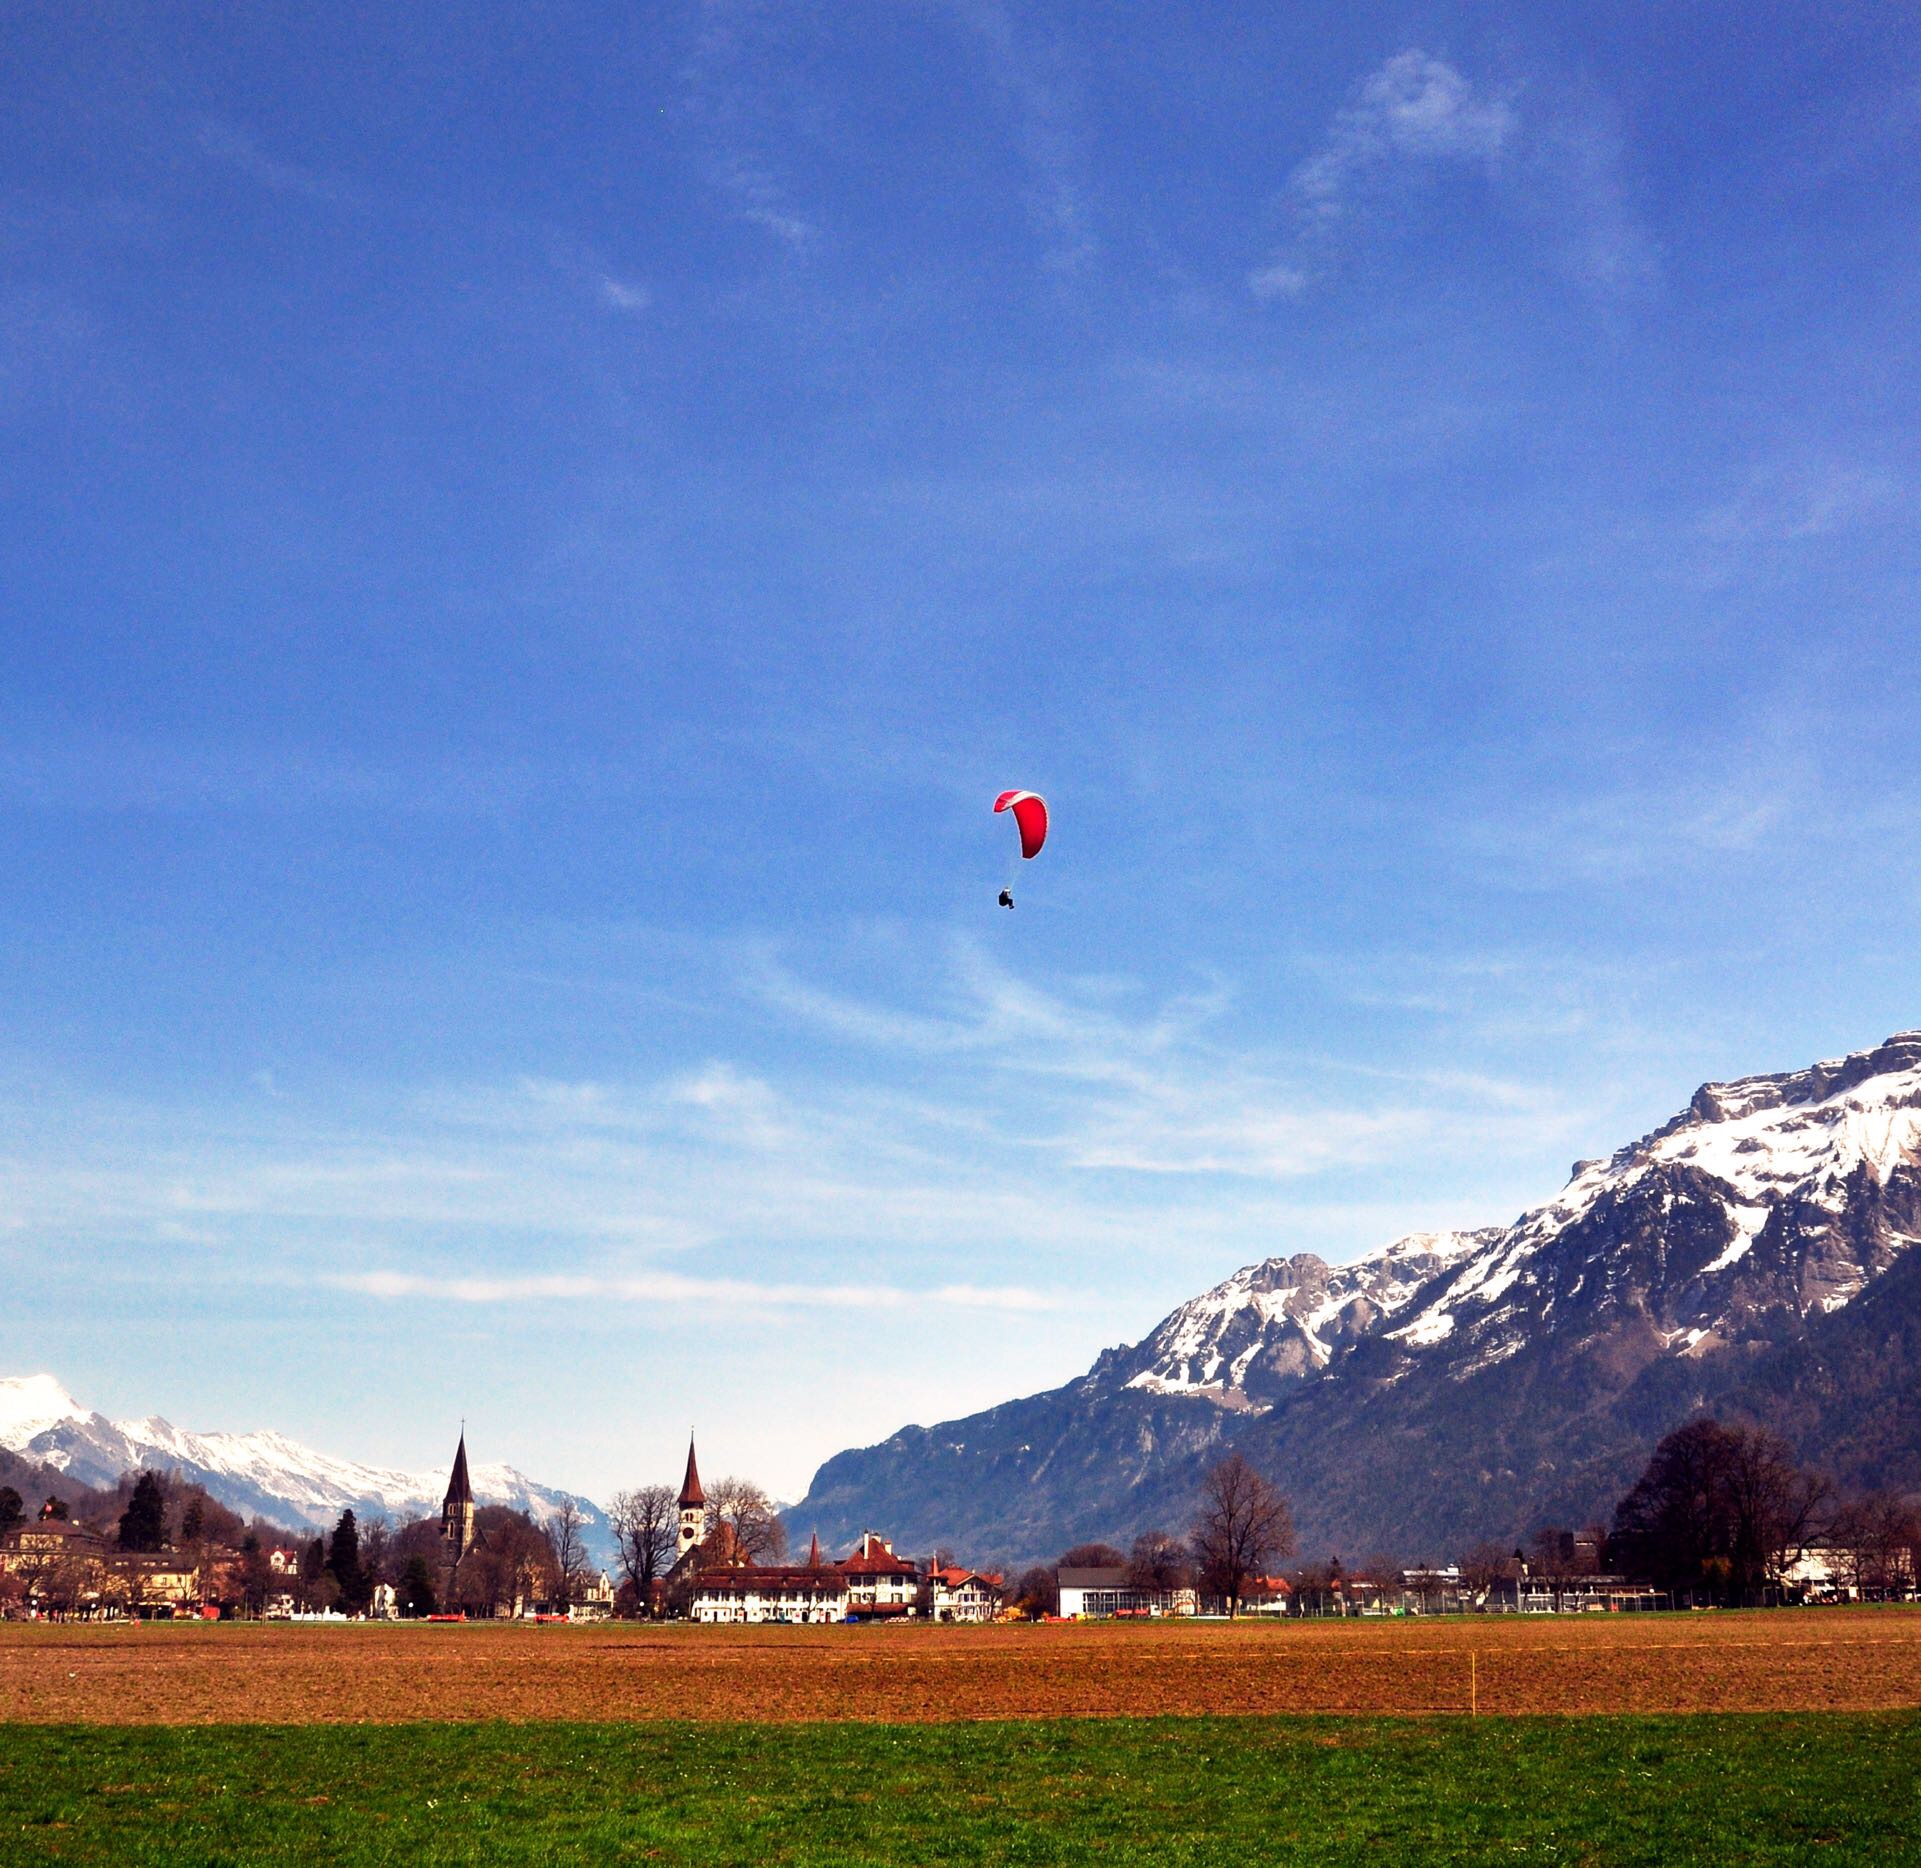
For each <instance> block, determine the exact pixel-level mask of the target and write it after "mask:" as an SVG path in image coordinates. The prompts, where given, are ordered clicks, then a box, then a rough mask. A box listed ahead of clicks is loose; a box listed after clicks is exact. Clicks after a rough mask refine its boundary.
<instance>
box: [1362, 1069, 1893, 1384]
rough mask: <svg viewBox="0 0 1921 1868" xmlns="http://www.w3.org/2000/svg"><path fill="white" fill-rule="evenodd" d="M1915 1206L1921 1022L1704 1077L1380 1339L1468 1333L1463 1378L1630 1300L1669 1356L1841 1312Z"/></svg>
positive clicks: (1431, 1344)
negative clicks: (1767, 1318) (1607, 1304)
mask: <svg viewBox="0 0 1921 1868" xmlns="http://www.w3.org/2000/svg"><path fill="white" fill-rule="evenodd" d="M1917 1209H1921V1034H1917V1033H1913V1032H1904V1033H1897V1034H1896V1035H1895V1036H1894V1037H1892V1038H1890V1039H1888V1040H1887V1041H1886V1042H1885V1043H1883V1044H1880V1045H1877V1046H1875V1047H1874V1048H1873V1049H1872V1050H1867V1051H1857V1052H1853V1053H1851V1054H1850V1055H1848V1056H1846V1057H1841V1058H1833V1059H1828V1060H1826V1061H1824V1062H1822V1063H1819V1064H1814V1065H1811V1066H1809V1067H1808V1068H1807V1069H1805V1070H1798V1071H1788V1072H1782V1073H1779V1074H1776V1075H1772V1076H1756V1077H1742V1078H1737V1079H1735V1080H1734V1081H1732V1082H1727V1083H1707V1084H1703V1085H1702V1086H1701V1088H1700V1089H1699V1090H1697V1091H1696V1092H1695V1094H1694V1097H1693V1099H1692V1100H1691V1101H1690V1102H1689V1104H1688V1106H1687V1108H1686V1109H1684V1110H1683V1111H1682V1112H1681V1113H1680V1114H1679V1115H1678V1116H1676V1117H1674V1118H1673V1120H1671V1121H1669V1122H1667V1123H1665V1124H1663V1125H1662V1126H1661V1127H1660V1128H1658V1129H1656V1130H1654V1131H1653V1133H1651V1134H1649V1135H1644V1136H1643V1137H1642V1138H1641V1139H1640V1140H1639V1141H1637V1142H1633V1143H1631V1144H1629V1146H1627V1147H1625V1148H1622V1149H1620V1150H1618V1151H1617V1152H1616V1153H1615V1154H1613V1155H1611V1156H1608V1157H1606V1158H1604V1159H1599V1160H1592V1161H1577V1162H1576V1163H1575V1165H1574V1174H1573V1178H1572V1179H1571V1180H1569V1182H1568V1184H1567V1185H1566V1186H1565V1187H1564V1188H1563V1189H1562V1190H1561V1192H1560V1194H1559V1195H1558V1196H1557V1197H1556V1198H1555V1199H1554V1200H1552V1201H1550V1202H1549V1203H1548V1204H1547V1205H1546V1206H1542V1207H1537V1208H1535V1209H1534V1210H1533V1211H1531V1212H1528V1213H1524V1214H1522V1216H1521V1217H1520V1219H1518V1220H1517V1221H1516V1222H1515V1223H1514V1225H1513V1226H1512V1227H1510V1228H1508V1229H1507V1230H1506V1231H1505V1232H1501V1233H1497V1234H1496V1235H1494V1236H1493V1239H1492V1241H1491V1242H1490V1243H1489V1245H1488V1246H1487V1247H1486V1249H1485V1250H1484V1251H1483V1252H1482V1253H1481V1254H1479V1255H1478V1256H1476V1257H1474V1258H1472V1259H1470V1260H1469V1261H1468V1262H1466V1263H1464V1264H1462V1265H1460V1266H1459V1267H1457V1268H1456V1269H1455V1271H1454V1272H1453V1273H1452V1274H1451V1275H1449V1276H1447V1277H1444V1278H1441V1279H1438V1280H1436V1281H1435V1282H1434V1284H1433V1285H1431V1286H1430V1287H1429V1289H1428V1290H1426V1291H1424V1292H1423V1293H1422V1295H1421V1300H1420V1301H1419V1302H1418V1303H1417V1304H1415V1305H1414V1306H1413V1307H1412V1308H1411V1309H1410V1311H1409V1314H1408V1317H1407V1319H1406V1321H1404V1322H1403V1323H1401V1324H1400V1325H1399V1326H1398V1327H1396V1328H1395V1329H1394V1330H1392V1331H1390V1332H1387V1334H1388V1336H1389V1337H1390V1339H1391V1340H1393V1341H1394V1342H1396V1343H1397V1344H1399V1345H1400V1346H1401V1347H1402V1348H1403V1349H1404V1350H1406V1351H1409V1352H1414V1351H1425V1350H1430V1349H1434V1348H1437V1347H1438V1346H1439V1345H1441V1344H1443V1343H1445V1344H1447V1345H1448V1347H1447V1350H1446V1352H1445V1353H1446V1354H1448V1355H1449V1356H1455V1355H1459V1354H1462V1353H1463V1345H1464V1344H1466V1343H1472V1344H1473V1345H1475V1346H1476V1347H1475V1351H1474V1355H1473V1356H1472V1357H1471V1358H1470V1359H1468V1360H1466V1361H1463V1362H1462V1363H1461V1364H1460V1372H1461V1374H1462V1375H1467V1374H1471V1373H1473V1372H1475V1370H1477V1369H1479V1368H1483V1367H1486V1366H1488V1365H1489V1364H1490V1363H1491V1362H1493V1361H1498V1360H1501V1359H1503V1358H1504V1357H1505V1356H1506V1355H1509V1354H1513V1353H1515V1352H1516V1351H1517V1350H1518V1349H1519V1348H1520V1346H1521V1345H1522V1344H1523V1343H1524V1342H1525V1340H1526V1338H1527V1335H1528V1334H1529V1333H1530V1332H1538V1331H1542V1330H1549V1331H1551V1330H1557V1329H1562V1328H1573V1329H1584V1328H1589V1327H1596V1325H1595V1318H1596V1317H1597V1315H1598V1314H1599V1313H1598V1311H1597V1306H1599V1305H1601V1304H1603V1302H1604V1301H1614V1302H1615V1304H1616V1308H1617V1310H1618V1308H1619V1303H1620V1302H1621V1301H1630V1299H1631V1304H1632V1305H1633V1306H1636V1307H1638V1308H1639V1310H1640V1311H1641V1312H1642V1313H1644V1314H1645V1315H1646V1316H1647V1318H1648V1321H1649V1327H1651V1328H1652V1329H1653V1330H1654V1331H1655V1333H1656V1334H1657V1335H1658V1336H1659V1337H1660V1339H1661V1340H1662V1341H1663V1343H1664V1344H1665V1345H1667V1346H1669V1347H1670V1348H1671V1349H1672V1352H1673V1353H1675V1354H1684V1355H1695V1354H1702V1353H1707V1352H1708V1351H1710V1350H1712V1349H1714V1348H1717V1347H1719V1346H1721V1345H1722V1344H1724V1343H1726V1342H1729V1341H1732V1340H1734V1339H1735V1338H1736V1337H1738V1336H1741V1335H1743V1334H1744V1333H1745V1332H1746V1331H1747V1330H1748V1329H1749V1328H1750V1326H1751V1325H1754V1324H1755V1323H1756V1320H1757V1319H1759V1318H1761V1317H1762V1316H1764V1314H1765V1313H1766V1312H1767V1311H1768V1310H1769V1309H1770V1308H1776V1309H1778V1308H1783V1307H1785V1308H1790V1309H1792V1310H1793V1311H1794V1312H1795V1313H1796V1314H1797V1315H1801V1316H1805V1315H1808V1314H1810V1313H1812V1312H1814V1311H1823V1312H1825V1311H1832V1310H1836V1309H1839V1308H1840V1307H1841V1306H1842V1305H1844V1304H1846V1303H1847V1302H1848V1301H1849V1300H1850V1299H1851V1298H1852V1297H1853V1296H1854V1295H1855V1294H1856V1293H1858V1292H1859V1291H1860V1290H1862V1289H1863V1288H1864V1287H1865V1286H1866V1284H1867V1283H1868V1282H1869V1280H1870V1279H1871V1278H1873V1277H1874V1276H1876V1275H1878V1273H1879V1272H1880V1271H1882V1270H1884V1269H1885V1268H1886V1266H1887V1264H1888V1263H1889V1262H1890V1261H1891V1259H1892V1258H1893V1257H1894V1255H1895V1254H1896V1253H1898V1252H1900V1251H1902V1250H1904V1249H1905V1248H1906V1247H1907V1246H1908V1245H1910V1244H1913V1243H1915V1242H1916V1236H1917V1235H1916V1221H1915V1219H1914V1214H1915V1212H1916V1210H1917ZM1844 1220H1845V1221H1846V1222H1847V1223H1846V1224H1843V1221H1844ZM1557 1307H1558V1308H1557ZM1457 1323H1458V1324H1460V1325H1461V1326H1462V1328H1461V1330H1460V1331H1459V1332H1457V1330H1456V1325H1457Z"/></svg>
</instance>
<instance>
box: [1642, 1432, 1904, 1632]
mask: <svg viewBox="0 0 1921 1868" xmlns="http://www.w3.org/2000/svg"><path fill="white" fill-rule="evenodd" d="M1817 1544H1819V1545H1821V1546H1822V1547H1823V1548H1825V1549H1826V1550H1827V1552H1828V1553H1829V1557H1830V1562H1831V1564H1832V1566H1833V1567H1834V1568H1835V1569H1836V1571H1837V1572H1838V1576H1837V1580H1839V1581H1840V1582H1842V1583H1844V1584H1846V1585H1849V1586H1851V1587H1853V1588H1854V1589H1856V1590H1857V1591H1858V1592H1860V1593H1861V1594H1864V1595H1877V1594H1887V1593H1892V1592H1895V1591H1897V1590H1905V1589H1908V1588H1911V1587H1913V1585H1914V1584H1915V1582H1916V1581H1917V1580H1921V1513H1918V1512H1917V1511H1916V1510H1915V1509H1914V1507H1913V1506H1912V1505H1911V1504H1909V1502H1908V1501H1907V1500H1906V1499H1904V1498H1903V1497H1901V1496H1900V1495H1899V1494H1898V1493H1894V1492H1888V1491H1877V1492H1870V1493H1868V1494H1866V1495H1864V1496H1857V1497H1853V1498H1844V1497H1842V1496H1841V1495H1840V1494H1839V1493H1838V1492H1837V1491H1836V1489H1835V1487H1834V1486H1833V1485H1832V1484H1831V1483H1830V1482H1829V1481H1828V1480H1827V1479H1826V1478H1824V1477H1823V1476H1822V1475H1821V1474H1819V1473H1816V1472H1811V1471H1809V1470H1807V1469H1806V1468H1804V1467H1802V1466H1800V1465H1798V1464H1797V1463H1796V1462H1795V1458H1794V1454H1793V1450H1792V1449H1791V1448H1790V1447H1789V1446H1788V1444H1787V1442H1786V1441H1785V1440H1783V1439H1782V1438H1781V1437H1780V1435H1779V1434H1774V1433H1770V1432H1768V1431H1767V1430H1766V1429H1764V1428H1759V1427H1746V1426H1740V1425H1735V1426H1726V1425H1723V1424H1722V1423H1721V1422H1720V1421H1718V1420H1697V1421H1691V1422H1689V1424H1688V1425H1687V1426H1685V1427H1681V1428H1679V1429H1677V1430H1676V1431H1675V1432H1673V1433H1671V1434H1669V1435H1668V1436H1667V1438H1666V1439H1664V1440H1663V1441H1662V1442H1661V1443H1660V1445H1658V1446H1657V1447H1656V1448H1655V1449H1654V1455H1653V1457H1652V1458H1651V1459H1650V1460H1649V1461H1648V1464H1647V1469H1646V1471H1644V1472H1643V1473H1642V1475H1641V1477H1640V1478H1639V1479H1638V1480H1637V1481H1636V1482H1635V1485H1634V1488H1633V1490H1631V1491H1630V1492H1629V1493H1628V1494H1627V1496H1626V1497H1625V1498H1623V1499H1622V1500H1621V1502H1620V1504H1619V1505H1618V1506H1617V1507H1616V1509H1615V1513H1614V1535H1613V1538H1612V1540H1611V1545H1610V1555H1611V1560H1612V1562H1613V1563H1614V1564H1615V1565H1616V1566H1618V1567H1620V1568H1622V1569H1625V1570H1628V1571H1630V1572H1632V1573H1633V1574H1636V1575H1640V1576H1646V1577H1648V1578H1650V1579H1651V1580H1653V1581H1655V1582H1657V1583H1659V1584H1661V1585H1662V1586H1663V1587H1665V1588H1673V1589H1686V1590H1690V1591H1694V1592H1698V1593H1706V1594H1709V1595H1712V1596H1715V1597H1717V1598H1720V1599H1727V1600H1737V1601H1741V1600H1753V1599H1754V1598H1756V1597H1757V1596H1760V1595H1762V1594H1765V1593H1766V1592H1768V1591H1769V1590H1770V1589H1771V1588H1773V1587H1775V1586H1777V1585H1778V1584H1779V1583H1780V1581H1781V1579H1782V1577H1783V1575H1784V1574H1785V1572H1787V1571H1788V1570H1789V1569H1790V1568H1791V1567H1792V1566H1793V1565H1794V1563H1795V1562H1796V1560H1797V1559H1798V1558H1800V1557H1801V1556H1802V1555H1803V1554H1805V1553H1806V1552H1807V1551H1808V1550H1809V1549H1810V1548H1812V1547H1814V1546H1815V1545H1817Z"/></svg>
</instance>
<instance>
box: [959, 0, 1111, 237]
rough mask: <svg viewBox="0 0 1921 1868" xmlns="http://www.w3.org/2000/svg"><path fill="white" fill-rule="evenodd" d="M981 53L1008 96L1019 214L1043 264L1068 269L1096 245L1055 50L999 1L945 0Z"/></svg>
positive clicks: (1078, 143)
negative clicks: (1021, 189)
mask: <svg viewBox="0 0 1921 1868" xmlns="http://www.w3.org/2000/svg"><path fill="white" fill-rule="evenodd" d="M947 6H948V10H949V11H950V12H951V13H952V15H953V16H954V18H956V19H957V20H959V21H960V23H961V24H962V25H963V26H964V27H965V28H966V29H967V31H968V32H969V33H971V34H972V35H973V37H974V39H975V41H976V43H977V44H978V45H979V46H980V47H981V49H982V51H983V53H984V54H985V56H986V58H987V61H988V66H989V69H990V71H991V72H992V74H993V77H994V81H995V83H996V85H997V86H998V87H999V88H1000V90H1001V92H1002V94H1003V96H1005V97H1006V99H1007V100H1008V105H1009V108H1010V110H1011V113H1012V118H1013V125H1014V136H1015V139H1016V142H1017V144H1018V147H1019V150H1020V154H1021V159H1022V161H1023V163H1024V164H1025V166H1026V169H1027V172H1028V176H1029V178H1030V179H1029V186H1028V189H1027V201H1026V206H1027V212H1028V215H1029V217H1030V219H1031V220H1032V222H1033V224H1034V226H1035V228H1036V230H1037V231H1038V232H1039V234H1040V237H1041V240H1042V242H1043V245H1044V248H1045V254H1044V257H1045V261H1046V264H1047V265H1048V266H1049V267H1050V268H1052V269H1054V270H1055V271H1058V272H1073V271H1076V270H1078V269H1079V268H1080V267H1082V266H1084V265H1085V264H1087V262H1088V261H1089V260H1091V259H1092V258H1093V257H1094V255H1095V253H1096V252H1097V251H1098V250H1099V242H1098V240H1097V239H1096V237H1095V233H1094V228H1093V221H1092V216H1091V215H1090V213H1089V210H1088V204H1087V177H1086V162H1085V156H1084V153H1083V149H1082V140H1083V139H1082V136H1081V133H1080V131H1079V128H1078V124H1077V121H1076V113H1075V110H1074V107H1073V102H1072V95H1073V91H1072V86H1071V85H1070V84H1069V82H1068V80H1067V77H1066V74H1065V71H1064V69H1063V60H1062V58H1061V55H1060V53H1059V51H1058V49H1057V48H1055V47H1052V46H1046V45H1040V44H1036V43H1034V42H1033V40H1032V37H1031V34H1030V33H1029V32H1028V31H1027V30H1026V29H1025V27H1024V26H1023V24H1022V23H1021V22H1019V21H1017V20H1016V18H1015V16H1014V13H1013V12H1012V10H1011V9H1010V8H1009V7H1008V6H1007V5H1005V4H1004V0H947Z"/></svg>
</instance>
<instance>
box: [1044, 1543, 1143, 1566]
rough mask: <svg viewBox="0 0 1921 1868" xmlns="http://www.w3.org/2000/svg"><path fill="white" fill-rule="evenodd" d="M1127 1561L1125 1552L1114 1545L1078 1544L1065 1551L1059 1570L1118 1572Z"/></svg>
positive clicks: (1061, 1557) (1061, 1556)
mask: <svg viewBox="0 0 1921 1868" xmlns="http://www.w3.org/2000/svg"><path fill="white" fill-rule="evenodd" d="M1126 1561H1127V1557H1126V1555H1125V1553H1124V1552H1122V1551H1119V1550H1116V1549H1115V1548H1114V1546H1113V1545H1112V1544H1076V1545H1075V1546H1074V1548H1073V1549H1072V1550H1063V1551H1062V1552H1061V1555H1060V1562H1059V1564H1058V1565H1057V1567H1058V1568H1060V1569H1063V1570H1117V1569H1119V1568H1120V1567H1121V1565H1122V1564H1124V1563H1125V1562H1126Z"/></svg>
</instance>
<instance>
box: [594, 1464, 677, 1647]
mask: <svg viewBox="0 0 1921 1868" xmlns="http://www.w3.org/2000/svg"><path fill="white" fill-rule="evenodd" d="M607 1521H608V1523H609V1524H611V1525H612V1526H613V1531H614V1542H615V1544H616V1545H617V1546H618V1548H619V1551H620V1572H621V1575H622V1576H623V1577H624V1578H625V1579H626V1581H627V1584H628V1586H629V1587H630V1588H631V1589H632V1590H633V1592H634V1594H635V1596H636V1597H637V1598H638V1600H639V1603H640V1608H641V1612H642V1613H643V1614H645V1615H651V1614H652V1613H653V1612H654V1609H653V1603H654V1585H655V1583H657V1582H658V1581H659V1580H660V1579H661V1577H663V1576H664V1575H665V1574H666V1573H667V1565H668V1560H669V1559H670V1558H671V1557H672V1556H673V1554H674V1540H675V1534H676V1531H677V1529H678V1526H679V1523H680V1508H679V1501H678V1499H677V1498H676V1495H675V1493H674V1489H673V1487H672V1486H670V1485H642V1486H637V1487H636V1488H635V1489H634V1490H633V1491H631V1492H616V1493H615V1494H614V1499H613V1503H612V1504H611V1505H610V1506H608V1508H607Z"/></svg>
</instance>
